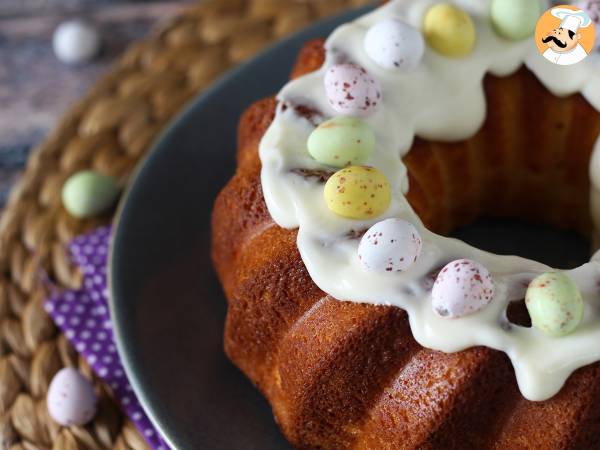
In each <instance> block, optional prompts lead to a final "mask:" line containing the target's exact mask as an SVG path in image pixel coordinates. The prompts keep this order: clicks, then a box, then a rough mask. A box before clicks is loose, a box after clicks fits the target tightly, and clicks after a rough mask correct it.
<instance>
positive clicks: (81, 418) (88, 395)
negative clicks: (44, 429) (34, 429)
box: [46, 367, 97, 426]
mask: <svg viewBox="0 0 600 450" xmlns="http://www.w3.org/2000/svg"><path fill="white" fill-rule="evenodd" d="M46 399H47V405H48V412H49V413H50V416H51V417H52V418H53V419H54V420H55V421H56V422H57V423H59V424H61V425H64V426H70V425H85V424H86V423H88V422H89V421H90V420H92V418H93V417H94V416H95V415H96V402H97V398H96V393H95V392H94V387H93V386H92V384H91V383H90V382H89V381H88V379H87V378H85V377H84V376H83V375H81V374H80V373H79V372H78V371H77V370H75V369H73V368H71V367H66V368H64V369H62V370H60V371H59V372H58V373H57V374H56V375H55V376H54V378H53V379H52V382H51V383H50V387H49V388H48V395H47V398H46Z"/></svg>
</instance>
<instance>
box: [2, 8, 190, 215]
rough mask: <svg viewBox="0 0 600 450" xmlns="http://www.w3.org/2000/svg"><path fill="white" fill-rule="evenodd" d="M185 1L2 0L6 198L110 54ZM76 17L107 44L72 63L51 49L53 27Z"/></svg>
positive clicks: (111, 59) (146, 30) (123, 47)
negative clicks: (90, 59)
mask: <svg viewBox="0 0 600 450" xmlns="http://www.w3.org/2000/svg"><path fill="white" fill-rule="evenodd" d="M185 3H186V1H184V0H177V1H147V0H146V1H137V2H134V1H131V0H129V1H127V0H122V1H116V0H0V206H1V205H2V204H3V203H4V201H5V199H6V195H7V194H8V192H9V190H10V186H11V185H12V183H13V182H14V180H15V178H16V177H17V176H18V174H19V172H20V170H21V169H22V167H23V165H24V164H25V162H26V159H27V156H28V154H29V152H30V150H31V149H32V148H33V147H34V146H35V145H37V144H38V143H39V142H40V141H41V140H42V139H43V138H44V136H45V135H46V134H47V133H48V131H49V130H50V129H52V127H53V126H54V125H55V124H56V123H57V121H58V120H59V119H60V117H61V114H62V112H63V111H65V109H66V108H68V106H69V105H70V104H71V103H72V102H74V101H75V100H77V99H78V98H79V97H80V96H81V95H82V94H83V93H84V92H85V91H86V90H87V89H88V88H89V86H90V85H91V84H93V82H94V80H95V79H96V78H97V77H98V76H99V75H100V74H101V73H103V72H104V71H105V70H106V69H107V67H108V66H109V65H110V64H111V62H112V61H113V60H114V59H115V58H116V57H117V56H118V55H120V54H121V53H122V51H123V50H124V49H125V47H126V46H127V45H128V44H129V43H131V42H132V41H134V40H137V39H139V38H141V37H142V36H144V35H145V34H146V33H147V32H148V31H149V30H150V28H151V27H152V26H153V25H154V24H156V23H157V22H159V21H161V20H168V18H169V17H170V16H172V15H173V14H175V13H176V12H178V11H180V10H181V9H183V8H184V7H185ZM69 18H83V19H86V20H89V21H90V22H92V23H93V24H94V25H95V26H97V28H98V29H99V30H100V33H101V35H102V39H103V48H102V52H101V54H100V55H99V57H98V58H97V60H95V61H94V62H93V63H91V64H87V65H84V66H81V67H70V66H66V65H64V64H62V63H61V62H60V61H58V60H57V59H56V57H55V56H54V53H53V52H52V43H51V41H52V33H53V31H54V29H55V28H56V26H57V25H58V24H60V23H61V22H62V21H64V20H66V19H69Z"/></svg>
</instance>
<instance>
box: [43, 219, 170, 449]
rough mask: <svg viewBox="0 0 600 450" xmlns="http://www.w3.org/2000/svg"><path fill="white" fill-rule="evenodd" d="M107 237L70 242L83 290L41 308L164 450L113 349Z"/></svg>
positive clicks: (106, 231) (102, 231) (105, 231)
mask: <svg viewBox="0 0 600 450" xmlns="http://www.w3.org/2000/svg"><path fill="white" fill-rule="evenodd" d="M110 233H111V228H110V227H102V228H99V229H97V230H95V231H93V232H91V233H89V234H85V235H82V236H78V237H77V238H75V239H74V240H73V241H71V243H70V244H69V251H70V253H71V257H72V259H73V262H74V263H75V264H76V265H77V266H78V267H79V268H80V270H81V272H82V273H83V287H82V289H81V290H78V291H66V292H61V293H59V294H55V295H52V296H50V298H48V299H47V300H46V301H45V303H44V308H45V309H46V311H47V312H48V314H50V316H51V317H52V319H53V320H54V322H55V323H56V325H57V326H58V327H59V328H60V329H61V330H62V332H63V333H64V334H65V336H66V337H67V339H69V341H70V342H71V343H72V344H73V346H74V347H75V349H76V350H77V351H78V352H79V353H80V354H81V355H83V357H84V358H85V359H86V360H87V362H88V363H89V365H90V366H91V367H92V369H93V370H94V372H95V373H96V375H98V377H99V378H101V379H102V380H104V382H105V383H106V384H108V385H109V386H110V387H111V388H112V390H113V392H114V395H115V398H116V399H117V400H118V401H119V403H120V404H121V407H122V408H123V411H124V412H125V413H126V414H127V415H128V416H129V418H130V419H131V421H132V422H133V423H134V424H135V426H136V427H137V428H138V430H139V431H140V433H141V434H142V435H143V436H144V438H145V439H146V440H147V441H148V443H149V444H150V446H151V447H152V448H153V449H154V450H167V449H168V448H169V447H168V445H167V444H166V443H165V441H164V440H163V439H162V437H161V436H160V435H159V433H158V431H157V430H156V429H155V428H154V426H153V425H152V423H151V422H150V420H149V419H148V416H147V415H146V413H145V412H144V410H143V409H142V407H141V405H140V403H139V401H138V399H137V397H136V396H135V394H134V392H133V390H132V389H131V385H130V384H129V381H128V380H127V376H126V375H125V371H124V370H123V365H122V364H121V360H120V358H119V354H118V353H117V348H116V346H115V341H114V336H113V330H112V323H111V320H110V315H109V312H108V288H107V279H106V273H107V272H106V270H107V261H108V246H109V240H110Z"/></svg>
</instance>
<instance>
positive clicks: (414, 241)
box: [358, 219, 422, 272]
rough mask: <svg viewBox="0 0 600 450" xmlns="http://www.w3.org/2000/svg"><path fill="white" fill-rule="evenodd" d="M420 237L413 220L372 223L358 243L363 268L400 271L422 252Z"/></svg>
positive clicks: (389, 220)
mask: <svg viewBox="0 0 600 450" xmlns="http://www.w3.org/2000/svg"><path fill="white" fill-rule="evenodd" d="M421 247H422V240H421V236H420V235H419V232H418V231H417V229H416V228H415V227H414V226H413V224H412V223H410V222H407V221H406V220H402V219H387V220H383V221H381V222H379V223H376V224H375V225H373V226H372V227H371V228H369V230H368V231H367V232H366V233H365V235H364V236H363V237H362V239H361V241H360V245H359V246H358V258H359V259H360V262H361V264H362V266H363V268H364V269H365V270H369V271H377V272H402V271H404V270H406V269H408V268H409V267H410V266H411V265H412V264H413V263H414V262H415V261H416V260H417V259H418V257H419V255H420V254H421Z"/></svg>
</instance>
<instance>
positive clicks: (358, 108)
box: [325, 64, 381, 116]
mask: <svg viewBox="0 0 600 450" xmlns="http://www.w3.org/2000/svg"><path fill="white" fill-rule="evenodd" d="M325 91H326V93H327V99H328V100H329V104H330V105H331V106H332V108H333V109H334V110H336V111H337V112H338V113H340V114H344V115H349V116H368V115H370V114H372V113H373V112H375V110H376V109H377V106H378V105H379V103H380V101H381V86H380V85H379V82H378V81H377V80H376V79H375V78H373V77H372V76H371V75H370V74H369V73H368V72H367V71H366V70H365V69H364V68H362V67H360V66H358V65H356V64H337V65H335V66H332V67H331V68H329V70H327V73H326V74H325Z"/></svg>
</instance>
